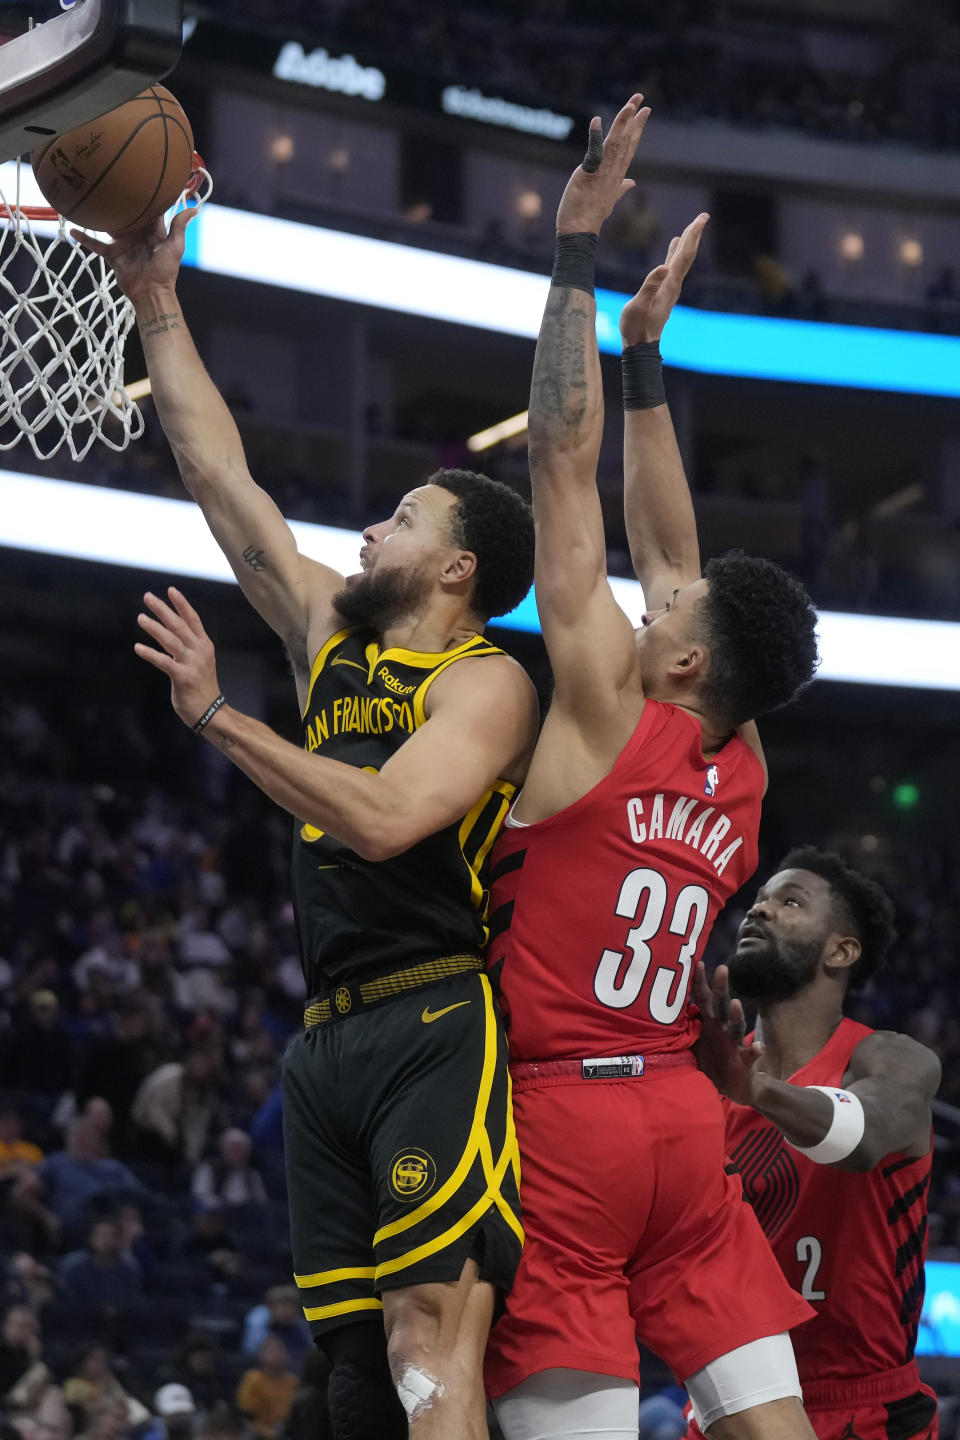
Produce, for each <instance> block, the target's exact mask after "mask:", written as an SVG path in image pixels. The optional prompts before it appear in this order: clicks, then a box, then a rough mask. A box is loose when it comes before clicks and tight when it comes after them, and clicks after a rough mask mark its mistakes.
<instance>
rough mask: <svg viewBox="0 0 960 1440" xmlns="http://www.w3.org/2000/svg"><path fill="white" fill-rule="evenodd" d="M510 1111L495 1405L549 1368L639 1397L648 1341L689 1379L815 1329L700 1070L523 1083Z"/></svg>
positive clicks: (493, 1359) (493, 1371)
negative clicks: (597, 1378) (729, 1147)
mask: <svg viewBox="0 0 960 1440" xmlns="http://www.w3.org/2000/svg"><path fill="white" fill-rule="evenodd" d="M513 1104H514V1116H515V1120H516V1126H517V1134H518V1138H519V1142H520V1157H521V1204H522V1206H523V1223H524V1229H525V1231H526V1244H525V1246H524V1251H523V1257H522V1259H521V1261H520V1269H519V1272H518V1274H517V1278H516V1281H515V1282H514V1286H513V1289H512V1290H511V1292H510V1294H509V1296H508V1298H507V1307H506V1311H505V1313H504V1314H503V1316H502V1317H501V1319H500V1320H499V1321H498V1322H497V1324H496V1325H495V1327H494V1330H493V1333H492V1335H491V1337H490V1343H489V1346H488V1348H487V1360H486V1382H487V1389H488V1392H489V1394H490V1395H491V1396H497V1395H502V1394H503V1393H504V1391H507V1390H511V1389H512V1388H513V1387H514V1386H515V1385H518V1384H520V1382H521V1381H522V1380H526V1379H527V1378H528V1377H529V1376H531V1375H535V1374H537V1372H538V1371H540V1370H547V1369H553V1368H562V1369H571V1370H591V1371H595V1372H598V1373H599V1374H602V1375H615V1376H619V1377H620V1378H622V1379H627V1380H636V1381H638V1382H639V1364H638V1355H637V1339H638V1338H639V1339H640V1340H641V1341H642V1342H643V1343H644V1344H645V1345H647V1346H648V1347H649V1348H650V1349H651V1350H653V1351H655V1353H656V1354H657V1355H659V1356H660V1357H661V1358H662V1359H663V1360H664V1361H665V1362H666V1363H667V1364H668V1365H669V1366H670V1368H671V1370H672V1371H673V1373H674V1374H675V1375H676V1376H677V1378H678V1379H679V1380H684V1379H686V1378H687V1377H688V1376H689V1375H692V1374H694V1373H695V1372H696V1371H697V1370H699V1369H701V1368H702V1366H704V1365H706V1364H708V1363H709V1362H710V1361H711V1360H716V1359H717V1358H718V1357H719V1356H721V1355H725V1354H726V1353H727V1352H728V1351H730V1350H735V1349H737V1347H738V1346H740V1345H746V1344H748V1343H749V1342H750V1341H752V1340H759V1339H760V1338H761V1337H763V1336H765V1335H778V1334H780V1333H781V1332H782V1331H784V1330H790V1329H792V1328H793V1326H795V1325H799V1324H802V1323H803V1321H805V1320H807V1319H809V1318H810V1317H811V1316H812V1315H813V1313H814V1312H813V1310H812V1309H811V1307H810V1306H809V1305H808V1304H807V1303H806V1301H805V1300H801V1298H800V1296H799V1295H797V1294H796V1293H795V1292H794V1291H793V1290H791V1289H790V1287H789V1285H788V1284H787V1282H786V1280H785V1279H784V1276H783V1273H782V1271H781V1270H780V1267H779V1265H778V1264H777V1262H776V1260H775V1259H774V1257H773V1253H772V1251H771V1250H770V1247H769V1246H768V1244H767V1242H766V1240H765V1239H764V1236H763V1232H762V1231H761V1229H760V1226H759V1224H758V1223H757V1219H756V1216H755V1215H754V1213H753V1210H752V1209H751V1208H750V1206H749V1205H748V1204H747V1203H746V1201H744V1199H743V1197H742V1191H741V1186H740V1180H739V1177H737V1176H736V1175H733V1174H728V1173H727V1171H726V1162H725V1155H724V1123H723V1112H722V1109H721V1106H720V1098H719V1096H718V1094H717V1092H716V1090H715V1089H714V1087H713V1085H712V1084H711V1083H710V1081H709V1080H708V1079H707V1078H706V1076H704V1075H702V1074H701V1073H700V1072H699V1071H698V1070H696V1069H695V1068H693V1067H692V1066H691V1067H690V1068H682V1069H664V1070H659V1069H657V1068H655V1067H653V1066H648V1068H647V1071H646V1074H644V1075H643V1076H640V1077H638V1078H636V1079H633V1078H631V1079H624V1080H583V1079H580V1078H579V1077H578V1076H577V1077H572V1078H570V1079H566V1078H564V1079H563V1080H561V1081H558V1080H557V1079H556V1078H552V1079H548V1080H543V1079H534V1080H527V1079H523V1080H517V1081H515V1083H514V1099H513Z"/></svg>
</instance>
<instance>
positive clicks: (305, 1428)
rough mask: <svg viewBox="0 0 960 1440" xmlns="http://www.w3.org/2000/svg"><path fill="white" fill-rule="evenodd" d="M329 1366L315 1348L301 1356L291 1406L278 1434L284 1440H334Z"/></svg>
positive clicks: (319, 1351)
mask: <svg viewBox="0 0 960 1440" xmlns="http://www.w3.org/2000/svg"><path fill="white" fill-rule="evenodd" d="M329 1380H330V1362H329V1361H328V1360H327V1358H326V1356H325V1355H324V1353H323V1351H322V1350H318V1349H317V1348H316V1346H315V1345H312V1346H311V1347H310V1349H309V1350H308V1351H307V1352H306V1353H305V1355H304V1356H303V1360H302V1362H301V1365H300V1374H299V1375H298V1377H297V1388H296V1390H295V1392H294V1396H293V1403H292V1404H291V1406H290V1413H289V1414H288V1416H287V1418H286V1421H285V1423H284V1426H283V1429H282V1431H281V1432H280V1433H281V1435H282V1437H283V1440H333V1428H332V1426H331V1423H330V1409H329V1406H328V1404H327V1385H328V1382H329Z"/></svg>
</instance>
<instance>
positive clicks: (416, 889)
mask: <svg viewBox="0 0 960 1440" xmlns="http://www.w3.org/2000/svg"><path fill="white" fill-rule="evenodd" d="M503 653H504V652H503V651H502V650H498V649H497V647H496V646H495V645H491V644H490V642H489V641H488V640H486V639H484V637H483V636H482V635H475V636H474V637H473V638H472V639H470V640H468V641H467V642H466V643H465V644H463V645H460V646H458V647H457V648H456V649H455V650H448V651H445V652H442V653H440V654H426V653H422V652H419V651H416V650H399V649H393V650H382V649H381V648H380V644H379V641H378V640H377V638H376V636H375V635H374V633H373V632H372V631H371V630H369V629H365V628H351V629H345V630H340V631H338V632H337V634H336V635H333V636H331V638H330V639H329V640H328V641H327V643H326V644H325V645H324V647H323V649H322V650H321V651H320V653H319V654H318V655H317V658H316V660H315V661H314V662H313V670H312V672H311V675H310V690H309V695H308V698H307V706H306V710H305V711H304V715H303V745H304V749H305V750H306V751H307V752H308V753H310V754H317V755H323V756H325V757H329V758H330V759H333V760H340V761H342V762H343V763H345V764H347V765H356V766H358V767H360V768H362V769H365V770H371V771H379V770H381V769H382V768H383V766H384V765H385V764H386V763H387V761H388V760H389V759H390V757H391V755H394V754H395V753H396V751H397V750H398V749H399V748H400V746H401V745H402V744H403V743H404V741H405V740H407V739H409V737H410V736H411V735H412V734H413V732H414V731H415V730H417V729H419V727H420V726H421V725H423V724H424V723H425V721H426V714H425V709H424V706H425V702H426V698H427V693H428V691H429V689H430V686H431V685H432V684H433V682H434V680H436V678H437V676H438V675H440V674H442V672H443V671H444V670H446V669H447V667H448V666H450V665H453V664H455V663H456V662H457V661H458V660H462V659H464V658H467V657H471V658H472V657H474V656H480V655H502V654H503ZM514 790H515V786H513V785H511V784H509V783H508V782H507V781H505V780H499V781H497V783H496V784H495V785H494V787H493V788H492V789H491V790H489V791H487V793H486V794H484V795H482V796H481V797H480V798H479V799H478V801H477V803H476V804H475V805H474V806H473V808H472V809H471V811H470V812H469V814H467V815H465V816H464V817H463V819H462V820H458V821H456V822H455V823H454V824H452V825H448V826H447V827H446V829H444V830H440V831H438V832H437V833H436V834H434V835H428V836H427V837H426V839H424V840H421V841H419V842H418V843H417V844H416V845H414V846H412V847H411V848H410V849H409V850H407V851H405V852H404V853H403V854H401V855H396V856H394V857H393V858H392V859H390V860H379V861H371V860H364V859H363V858H362V857H361V856H359V855H357V854H356V853H355V852H354V851H353V850H351V849H349V848H348V846H346V845H344V844H342V843H341V842H340V841H339V840H335V839H334V838H333V836H332V835H327V834H325V833H324V832H323V831H322V830H317V829H315V828H314V827H313V826H312V825H307V824H298V825H297V826H296V829H295V832H294V855H293V892H294V906H295V909H296V915H297V927H298V930H299V935H300V948H301V958H302V961H303V970H304V976H305V979H306V982H307V992H308V994H310V995H314V994H317V993H318V992H320V991H322V990H325V989H328V988H330V987H331V986H333V985H337V984H339V983H340V982H341V981H350V980H353V979H355V978H358V977H362V976H364V975H371V974H376V973H381V972H382V973H386V972H387V971H389V970H395V969H401V968H403V967H404V966H405V965H411V964H416V963H417V962H418V961H420V960H429V959H433V958H435V957H436V956H440V955H456V954H460V953H463V952H470V951H476V950H479V949H480V948H481V947H482V946H483V944H484V943H485V941H486V926H485V920H486V910H487V884H486V869H487V858H488V856H489V854H490V848H491V846H492V845H493V842H494V840H495V839H496V836H497V833H498V831H499V829H500V826H501V824H502V822H503V818H504V816H505V814H506V812H507V810H508V809H509V807H510V802H511V800H512V798H513V794H514Z"/></svg>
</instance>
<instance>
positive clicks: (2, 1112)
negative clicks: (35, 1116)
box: [0, 1105, 43, 1182]
mask: <svg viewBox="0 0 960 1440" xmlns="http://www.w3.org/2000/svg"><path fill="white" fill-rule="evenodd" d="M42 1159H43V1151H42V1150H41V1149H40V1147H39V1145H32V1144H31V1143H30V1141H29V1140H24V1138H23V1121H22V1119H21V1116H20V1111H19V1110H17V1109H16V1108H15V1107H14V1106H12V1105H5V1106H4V1107H3V1108H2V1109H0V1182H6V1181H8V1180H11V1179H12V1178H13V1176H14V1175H15V1174H19V1173H20V1171H21V1170H23V1169H24V1168H25V1167H29V1166H31V1165H39V1164H40V1161H41V1160H42Z"/></svg>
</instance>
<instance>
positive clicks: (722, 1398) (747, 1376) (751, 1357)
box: [686, 1334, 802, 1434]
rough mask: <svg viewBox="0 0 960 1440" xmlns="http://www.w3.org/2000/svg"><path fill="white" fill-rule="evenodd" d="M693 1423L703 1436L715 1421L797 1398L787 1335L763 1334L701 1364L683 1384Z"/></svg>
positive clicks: (793, 1367)
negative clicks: (776, 1401)
mask: <svg viewBox="0 0 960 1440" xmlns="http://www.w3.org/2000/svg"><path fill="white" fill-rule="evenodd" d="M686 1385H687V1391H688V1393H689V1396H690V1400H691V1403H692V1405H693V1413H694V1415H695V1416H696V1421H697V1424H698V1425H699V1426H700V1429H701V1430H702V1431H703V1432H704V1434H706V1432H707V1430H708V1429H709V1428H710V1426H711V1425H712V1424H713V1422H714V1421H715V1420H720V1419H722V1417H723V1416H724V1415H739V1413H740V1411H741V1410H750V1409H752V1407H753V1406H754V1405H766V1404H767V1403H768V1402H769V1401H771V1400H785V1399H787V1397H788V1396H791V1395H795V1396H796V1397H797V1399H800V1398H801V1394H802V1392H801V1390H800V1379H799V1376H798V1375H797V1362H796V1360H795V1359H794V1358H793V1345H792V1344H791V1343H790V1336H789V1335H786V1334H783V1335H766V1336H764V1338H763V1339H762V1340H753V1341H751V1343H750V1344H749V1345H741V1346H740V1347H739V1349H737V1350H730V1351H729V1352H728V1353H727V1354H726V1355H721V1356H720V1358H719V1360H712V1361H711V1362H710V1364H709V1365H704V1367H703V1369H702V1370H698V1371H697V1373H696V1375H691V1376H690V1378H689V1379H688V1380H687V1382H686Z"/></svg>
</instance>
